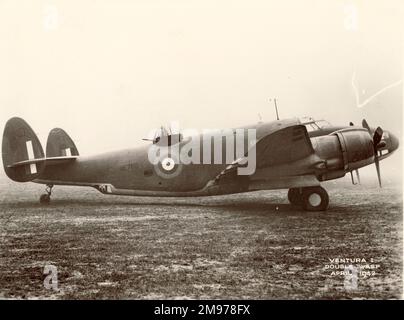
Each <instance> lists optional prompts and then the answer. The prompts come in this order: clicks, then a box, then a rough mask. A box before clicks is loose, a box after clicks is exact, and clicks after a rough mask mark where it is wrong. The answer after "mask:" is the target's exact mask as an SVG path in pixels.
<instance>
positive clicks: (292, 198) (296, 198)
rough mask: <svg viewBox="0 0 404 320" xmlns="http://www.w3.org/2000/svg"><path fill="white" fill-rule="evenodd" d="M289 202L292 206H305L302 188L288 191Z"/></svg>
mask: <svg viewBox="0 0 404 320" xmlns="http://www.w3.org/2000/svg"><path fill="white" fill-rule="evenodd" d="M288 200H289V202H290V203H291V204H293V205H296V206H301V205H302V204H303V199H302V193H301V191H300V188H292V189H289V191H288Z"/></svg>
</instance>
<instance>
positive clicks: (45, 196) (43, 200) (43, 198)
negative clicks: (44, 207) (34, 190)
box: [39, 184, 53, 204]
mask: <svg viewBox="0 0 404 320" xmlns="http://www.w3.org/2000/svg"><path fill="white" fill-rule="evenodd" d="M52 188H53V184H47V185H46V188H45V191H46V193H44V194H42V195H41V196H40V198H39V202H40V203H42V204H49V203H50V200H51V194H52Z"/></svg>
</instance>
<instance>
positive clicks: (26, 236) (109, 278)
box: [0, 179, 402, 299]
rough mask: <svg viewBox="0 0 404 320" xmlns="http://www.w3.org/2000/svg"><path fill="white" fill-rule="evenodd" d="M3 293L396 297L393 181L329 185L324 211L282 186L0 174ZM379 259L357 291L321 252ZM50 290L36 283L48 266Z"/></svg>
mask: <svg viewBox="0 0 404 320" xmlns="http://www.w3.org/2000/svg"><path fill="white" fill-rule="evenodd" d="M0 186H1V190H0V203H1V209H0V223H1V230H0V231H1V247H0V297H1V298H53V299H70V298H73V299H81V298H89V299H99V298H101V299H108V298H129V299H159V298H169V299H175V298H190V299H195V298H214V299H216V298H229V299H238V298H243V299H244V298H255V299H281V298H291V299H299V298H320V299H340V298H399V297H401V293H402V196H401V189H399V188H396V187H393V186H388V187H385V188H383V189H378V188H371V189H367V188H366V187H365V186H355V187H352V186H351V187H350V186H348V185H345V184H330V185H328V187H327V188H328V190H329V193H330V199H331V201H330V209H329V210H328V211H327V212H304V211H302V210H301V209H299V208H295V207H292V206H291V205H289V204H288V202H287V200H286V191H284V190H282V191H271V192H269V191H268V192H267V191H265V192H256V193H250V194H240V195H232V196H226V197H211V198H190V199H185V198H180V199H169V198H165V199H164V198H129V197H113V196H104V195H102V194H100V193H98V192H97V191H95V190H92V189H88V188H73V187H55V189H54V194H53V199H52V203H51V204H50V205H49V206H42V205H40V204H39V203H38V197H39V195H40V194H41V193H43V186H41V185H35V184H31V183H29V184H17V183H12V182H8V181H7V180H5V179H2V180H1V181H0ZM334 258H340V259H341V258H359V259H365V260H366V262H367V263H370V261H371V259H373V262H372V263H374V264H378V265H379V267H378V268H377V269H376V270H375V272H376V274H375V275H372V276H370V277H368V278H364V277H363V276H359V280H358V287H357V289H351V290H349V289H347V288H345V287H344V276H343V275H332V274H331V271H330V270H329V269H327V265H329V264H330V260H329V259H334ZM49 264H51V265H54V266H56V267H57V271H58V290H56V291H55V290H52V289H46V288H45V287H44V279H45V276H46V275H44V274H43V271H44V267H45V266H46V265H49Z"/></svg>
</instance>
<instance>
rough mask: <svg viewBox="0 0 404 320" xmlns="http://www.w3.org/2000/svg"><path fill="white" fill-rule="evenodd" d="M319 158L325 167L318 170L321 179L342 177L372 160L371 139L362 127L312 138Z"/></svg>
mask: <svg viewBox="0 0 404 320" xmlns="http://www.w3.org/2000/svg"><path fill="white" fill-rule="evenodd" d="M312 143H313V147H314V149H315V152H316V154H317V155H318V156H319V158H321V159H323V160H325V164H326V165H325V168H324V169H323V170H324V171H323V170H321V171H322V172H319V179H320V180H321V181H324V180H329V179H335V178H339V177H343V176H344V175H345V174H346V173H347V172H349V171H352V170H355V169H358V168H360V167H363V166H366V165H368V164H370V163H372V162H373V161H374V149H373V140H372V138H371V136H370V135H369V132H368V131H367V130H365V129H362V128H346V129H342V130H338V131H335V132H333V133H331V134H329V135H326V136H320V137H316V138H312Z"/></svg>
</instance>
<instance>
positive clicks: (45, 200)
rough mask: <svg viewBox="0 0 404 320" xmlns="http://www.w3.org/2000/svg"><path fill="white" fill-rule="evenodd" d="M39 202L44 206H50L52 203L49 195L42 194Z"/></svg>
mask: <svg viewBox="0 0 404 320" xmlns="http://www.w3.org/2000/svg"><path fill="white" fill-rule="evenodd" d="M39 202H40V203H42V204H49V202H50V195H49V194H45V193H44V194H42V195H41V197H40V198H39Z"/></svg>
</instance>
